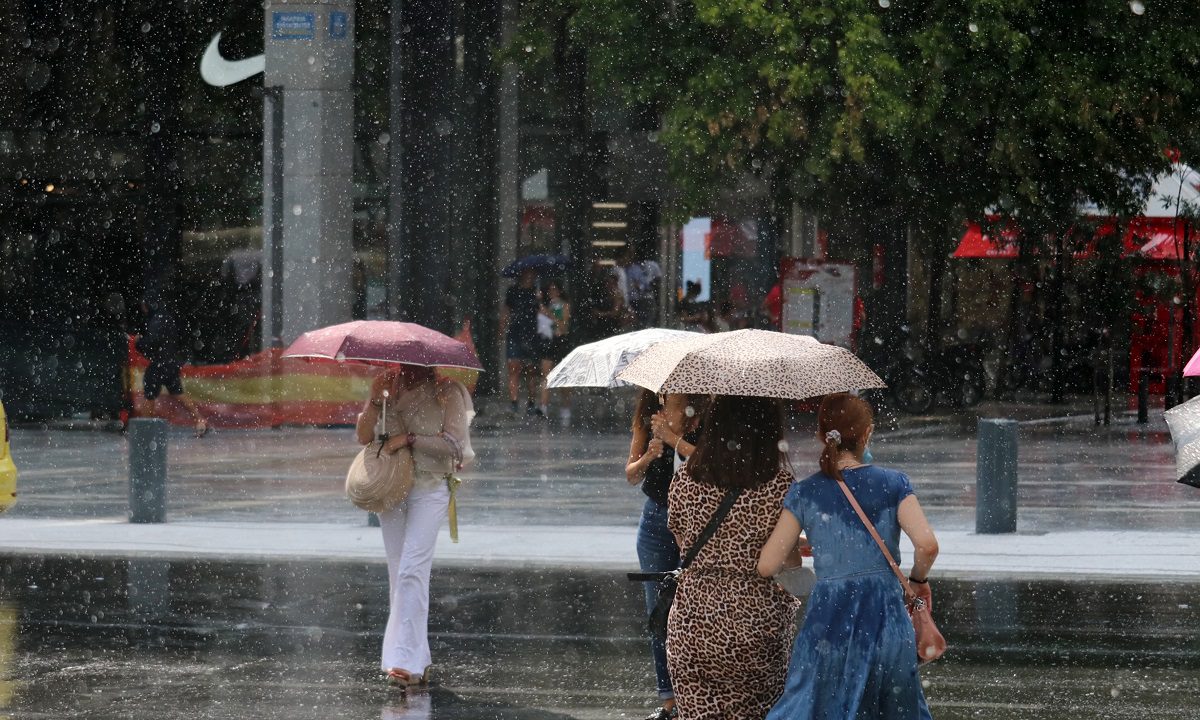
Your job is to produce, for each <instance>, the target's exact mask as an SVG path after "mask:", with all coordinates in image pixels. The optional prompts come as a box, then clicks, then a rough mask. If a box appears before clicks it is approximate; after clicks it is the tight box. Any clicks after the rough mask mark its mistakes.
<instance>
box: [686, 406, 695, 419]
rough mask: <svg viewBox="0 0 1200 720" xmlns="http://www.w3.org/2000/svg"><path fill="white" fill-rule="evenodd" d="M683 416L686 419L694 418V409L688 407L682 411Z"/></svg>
mask: <svg viewBox="0 0 1200 720" xmlns="http://www.w3.org/2000/svg"><path fill="white" fill-rule="evenodd" d="M683 414H684V415H687V416H688V417H696V408H694V407H692V406H691V405H688V406H687V407H685V408H684V409H683Z"/></svg>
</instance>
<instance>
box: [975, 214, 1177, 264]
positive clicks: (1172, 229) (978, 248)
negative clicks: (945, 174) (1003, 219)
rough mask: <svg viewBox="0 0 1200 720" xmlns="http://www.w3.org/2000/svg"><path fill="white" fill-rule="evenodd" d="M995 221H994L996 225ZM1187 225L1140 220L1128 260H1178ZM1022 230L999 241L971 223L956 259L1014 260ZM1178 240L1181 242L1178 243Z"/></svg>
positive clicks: (1130, 234) (1126, 242) (1129, 236)
mask: <svg viewBox="0 0 1200 720" xmlns="http://www.w3.org/2000/svg"><path fill="white" fill-rule="evenodd" d="M994 220H995V218H993V221H994ZM1183 229H1184V225H1183V221H1177V220H1175V219H1174V218H1150V217H1138V218H1134V219H1133V220H1132V221H1130V223H1129V227H1128V228H1126V230H1125V237H1124V238H1122V241H1121V243H1122V245H1123V246H1124V249H1125V252H1124V256H1125V257H1137V258H1140V259H1143V260H1158V261H1167V260H1178V259H1179V254H1180V253H1181V252H1182V251H1183ZM1115 230H1116V222H1115V221H1113V220H1109V221H1107V222H1105V223H1103V224H1102V225H1100V227H1098V228H1097V229H1096V236H1097V237H1103V236H1105V235H1111V234H1112V233H1113V232H1114V231H1115ZM1018 237H1020V229H1019V228H1017V227H1016V225H1014V224H1012V223H1009V225H1008V226H1007V227H1006V228H1005V229H1004V230H1003V231H1002V232H1001V233H1000V238H999V239H997V238H995V237H993V236H991V235H987V234H985V233H984V232H983V229H982V228H981V227H980V225H979V223H976V222H969V223H967V229H966V231H965V232H964V233H963V235H962V238H961V239H960V240H959V242H958V248H957V249H956V250H955V251H954V257H956V258H996V259H1000V260H1012V259H1013V258H1016V257H1017V255H1018V246H1017V239H1018ZM1177 240H1178V241H1177ZM1191 240H1192V244H1193V247H1195V245H1196V243H1197V242H1198V241H1200V232H1197V230H1195V229H1193V231H1192V239H1191ZM1095 246H1096V243H1095V242H1094V241H1093V242H1089V243H1087V245H1086V246H1085V247H1082V248H1079V249H1078V250H1076V251H1075V252H1074V253H1072V254H1073V255H1074V257H1075V258H1077V259H1083V258H1088V257H1091V256H1092V254H1093V253H1094V252H1095Z"/></svg>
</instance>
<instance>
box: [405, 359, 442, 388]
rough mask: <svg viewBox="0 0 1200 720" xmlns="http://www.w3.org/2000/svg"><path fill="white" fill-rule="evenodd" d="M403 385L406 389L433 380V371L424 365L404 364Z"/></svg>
mask: <svg viewBox="0 0 1200 720" xmlns="http://www.w3.org/2000/svg"><path fill="white" fill-rule="evenodd" d="M403 367H404V377H405V385H406V386H407V387H416V386H417V385H420V384H421V383H423V382H426V381H428V380H433V379H434V377H435V376H436V375H435V373H434V369H433V368H431V367H426V366H425V365H409V364H408V363H404V365H403Z"/></svg>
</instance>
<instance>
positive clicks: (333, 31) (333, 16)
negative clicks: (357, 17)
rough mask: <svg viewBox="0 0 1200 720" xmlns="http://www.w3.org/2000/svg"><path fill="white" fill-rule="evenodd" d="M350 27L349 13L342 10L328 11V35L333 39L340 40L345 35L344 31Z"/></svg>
mask: <svg viewBox="0 0 1200 720" xmlns="http://www.w3.org/2000/svg"><path fill="white" fill-rule="evenodd" d="M349 28H350V13H347V12H344V11H342V10H331V11H330V12H329V37H331V38H333V39H334V40H342V39H344V38H345V37H346V32H347V31H348V30H349Z"/></svg>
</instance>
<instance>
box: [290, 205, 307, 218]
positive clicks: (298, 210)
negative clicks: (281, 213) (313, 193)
mask: <svg viewBox="0 0 1200 720" xmlns="http://www.w3.org/2000/svg"><path fill="white" fill-rule="evenodd" d="M292 214H293V215H296V216H300V215H303V214H304V206H303V205H300V204H296V205H293V206H292Z"/></svg>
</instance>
